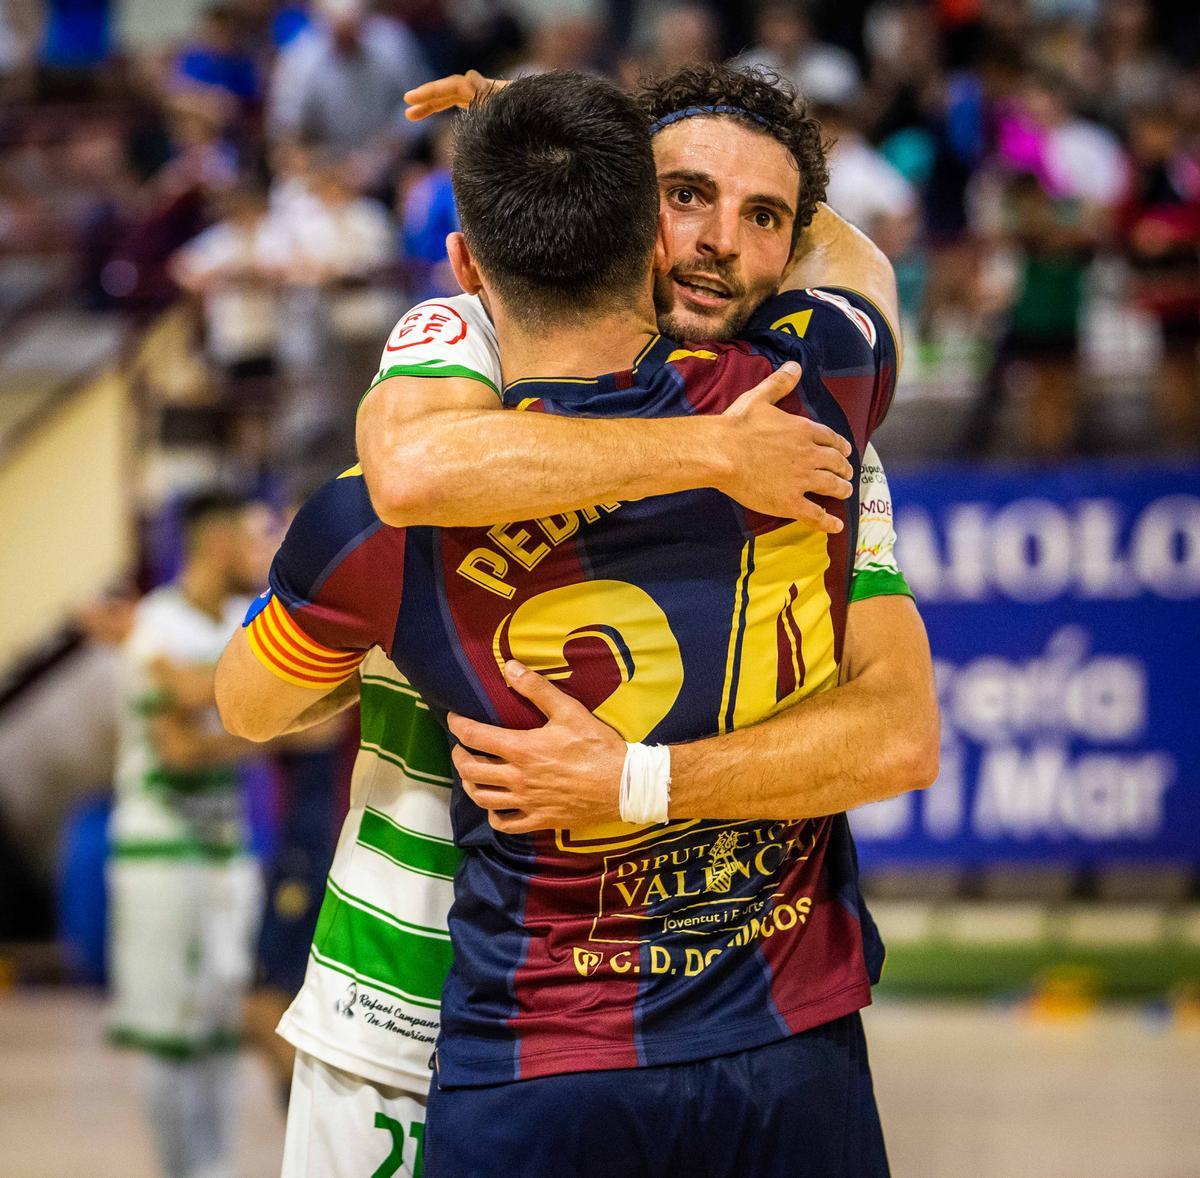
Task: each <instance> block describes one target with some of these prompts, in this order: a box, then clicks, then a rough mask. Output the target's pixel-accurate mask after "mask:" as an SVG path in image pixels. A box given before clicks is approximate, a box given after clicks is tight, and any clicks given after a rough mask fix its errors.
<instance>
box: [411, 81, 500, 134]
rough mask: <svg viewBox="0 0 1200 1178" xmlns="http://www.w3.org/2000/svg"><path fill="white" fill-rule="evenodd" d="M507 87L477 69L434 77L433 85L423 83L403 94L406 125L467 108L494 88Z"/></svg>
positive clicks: (431, 83)
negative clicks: (406, 106) (454, 109)
mask: <svg viewBox="0 0 1200 1178" xmlns="http://www.w3.org/2000/svg"><path fill="white" fill-rule="evenodd" d="M507 85H508V83H507V82H505V81H498V80H497V79H495V78H485V77H484V76H483V75H482V74H481V73H480V72H479V71H478V70H467V72H466V73H465V74H450V75H449V76H448V77H445V78H436V79H434V81H432V82H424V83H422V84H421V85H420V86H417V87H415V88H414V89H412V90H409V91H408V92H407V93H406V94H405V95H404V101H405V102H407V103H408V109H407V110H406V111H405V112H404V117H405V118H406V119H408V120H409V122H412V123H419V122H420V121H421V120H422V119H427V118H429V116H430V115H436V114H440V113H441V112H442V111H444V110H449V109H450V108H451V107H452V106H460V107H464V108H465V107H468V106H470V105H471V103H472V102H474V101H475V99H476V98H477V97H478V96H479V95H480V94H485V93H487V91H489V90H491V89H492V88H493V87H495V88H497V89H499V88H500V87H501V86H507Z"/></svg>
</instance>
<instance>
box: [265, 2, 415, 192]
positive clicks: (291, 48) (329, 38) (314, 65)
mask: <svg viewBox="0 0 1200 1178" xmlns="http://www.w3.org/2000/svg"><path fill="white" fill-rule="evenodd" d="M431 76H432V75H431V74H430V70H429V66H428V64H427V63H426V61H425V57H424V54H423V53H422V52H421V48H420V46H419V45H418V44H417V41H416V38H415V37H414V36H413V35H412V33H411V32H410V31H409V30H408V29H407V28H406V27H405V26H404V25H402V24H400V23H399V22H398V21H394V20H390V19H388V18H387V17H383V16H373V15H370V14H369V13H368V12H367V9H366V5H365V0H320V20H319V21H318V23H316V24H315V25H313V26H312V28H310V29H308V30H306V31H305V32H303V33H301V34H300V35H299V36H298V37H296V39H295V40H294V41H292V43H291V44H289V45H288V46H287V48H286V49H284V50H283V52H282V53H281V54H280V55H279V58H278V60H277V62H276V64H275V73H274V76H273V77H272V79H271V95H270V106H269V111H268V124H269V128H270V131H271V134H272V135H273V136H275V137H276V138H281V139H295V140H298V141H300V142H302V143H305V144H310V145H312V146H315V147H321V148H327V149H329V150H331V151H334V152H337V153H342V154H352V155H353V158H354V161H355V166H356V169H357V172H358V175H359V176H360V178H361V179H362V180H364V181H365V182H366V183H368V184H371V185H374V184H377V183H379V182H380V180H381V179H382V178H383V176H384V173H385V172H386V171H387V169H388V168H389V167H390V166H391V165H392V164H393V163H394V162H395V160H396V158H397V156H398V154H399V150H400V148H401V146H402V145H403V144H404V143H406V142H407V141H408V139H409V138H410V137H411V136H412V135H413V134H414V132H413V130H412V124H410V123H409V122H408V121H407V120H406V119H405V118H404V93H405V91H407V90H410V89H411V88H412V87H413V86H416V85H418V84H419V83H421V82H424V81H428V79H429V78H430V77H431Z"/></svg>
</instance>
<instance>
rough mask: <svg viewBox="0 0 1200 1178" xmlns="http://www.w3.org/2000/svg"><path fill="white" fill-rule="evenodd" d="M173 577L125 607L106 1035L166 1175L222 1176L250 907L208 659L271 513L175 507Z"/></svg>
mask: <svg viewBox="0 0 1200 1178" xmlns="http://www.w3.org/2000/svg"><path fill="white" fill-rule="evenodd" d="M184 528H185V541H186V545H187V555H186V559H185V563H184V567H183V570H182V572H181V573H180V575H179V577H178V578H177V579H176V580H175V581H173V582H171V583H170V584H167V585H163V586H161V587H160V588H158V589H156V590H154V591H153V592H151V593H149V594H148V595H147V596H146V597H144V598H143V599H142V601H141V602H140V603H139V604H138V606H137V607H136V612H135V617H134V622H133V628H132V630H131V631H130V634H129V637H128V638H127V640H126V642H125V644H124V647H123V651H122V662H123V666H122V671H121V678H120V710H119V718H118V760H117V781H116V792H117V800H116V804H115V806H114V809H113V816H112V821H111V825H110V843H111V851H110V862H109V888H110V905H111V915H110V934H109V959H110V968H111V986H112V1004H111V1009H110V1012H109V1024H108V1029H109V1036H110V1038H111V1039H112V1040H113V1041H114V1042H115V1043H117V1044H119V1045H122V1046H127V1047H133V1048H137V1049H140V1050H141V1051H143V1052H145V1053H146V1056H147V1061H148V1062H147V1067H146V1073H145V1080H146V1095H147V1104H148V1110H149V1115H150V1119H151V1122H152V1125H153V1129H154V1136H155V1139H156V1143H157V1146H158V1153H159V1159H160V1165H161V1167H162V1172H163V1174H164V1175H166V1176H167V1178H230V1176H231V1175H232V1173H233V1169H232V1164H233V1140H232V1137H233V1123H234V1112H235V1108H236V1105H235V1099H236V1060H235V1058H234V1057H233V1055H232V1054H231V1049H232V1048H234V1047H236V1045H237V1039H238V1033H239V1029H240V1025H241V1003H242V998H243V996H244V994H245V991H246V988H247V986H248V984H249V982H250V970H251V961H252V947H253V940H254V932H255V925H256V923H257V918H258V912H259V907H260V903H259V890H260V888H259V880H258V870H257V865H256V864H255V862H254V860H253V859H252V858H251V857H250V854H249V852H248V849H247V843H246V835H247V832H246V827H245V821H244V817H243V813H242V799H241V797H240V795H239V790H238V782H237V775H236V764H237V762H238V761H239V760H240V759H242V758H243V757H246V756H247V755H249V754H250V753H251V752H254V753H260V750H257V749H254V748H253V746H251V745H249V744H248V743H247V742H245V741H242V740H238V739H236V738H234V737H231V736H229V735H228V734H227V733H226V732H225V731H224V730H223V729H222V727H221V725H220V721H219V719H218V717H217V714H216V709H215V707H214V697H213V673H214V666H215V663H216V661H217V657H218V655H219V654H220V653H221V649H222V647H223V646H224V645H225V642H226V641H227V640H228V638H229V635H230V634H231V633H233V632H234V631H235V630H236V629H237V627H238V624H239V622H240V620H241V617H242V614H243V613H244V612H245V610H246V607H247V604H248V600H249V593H250V592H251V591H252V590H254V589H256V588H257V587H258V586H259V585H260V584H262V583H264V582H265V580H266V571H267V564H266V560H267V559H268V558H269V555H270V553H271V551H272V549H273V547H274V545H275V540H276V535H277V533H276V530H275V523H274V517H273V516H272V514H271V513H270V512H269V511H268V509H267V508H265V507H263V506H262V505H257V504H250V503H249V502H247V500H245V499H244V498H243V497H241V496H240V495H236V494H233V493H230V492H224V491H213V492H207V493H204V494H201V495H198V496H197V497H196V498H194V499H193V500H192V501H191V502H190V503H189V504H188V506H187V508H186V509H185V512H184Z"/></svg>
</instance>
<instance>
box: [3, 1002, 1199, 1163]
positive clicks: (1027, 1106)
mask: <svg viewBox="0 0 1200 1178" xmlns="http://www.w3.org/2000/svg"><path fill="white" fill-rule="evenodd" d="M101 1016H102V1005H101V1000H100V999H99V997H98V996H96V995H94V994H90V993H87V992H82V991H76V990H57V989H56V990H41V991H20V990H18V991H9V992H8V993H6V994H3V995H0V1173H2V1174H3V1175H4V1178H75V1176H82V1175H86V1176H87V1178H156V1171H155V1168H154V1165H153V1158H152V1155H151V1152H150V1144H149V1140H148V1137H147V1133H146V1129H145V1126H144V1123H143V1121H142V1117H141V1112H140V1108H139V1105H138V1070H137V1065H138V1060H137V1057H136V1056H134V1055H132V1054H129V1053H126V1052H117V1051H114V1050H111V1049H110V1048H108V1047H106V1046H105V1045H104V1043H103V1042H102V1040H101ZM865 1017H866V1020H867V1033H868V1038H869V1041H870V1046H871V1054H872V1062H873V1066H874V1071H875V1078H876V1088H877V1091H878V1094H879V1102H880V1106H881V1109H882V1113H883V1117H884V1126H885V1129H886V1130H887V1134H888V1142H889V1149H890V1153H891V1157H892V1169H893V1173H894V1175H895V1176H896V1178H1200V1116H1198V1115H1197V1112H1198V1109H1200V1103H1198V1098H1197V1091H1198V1090H1200V1089H1198V1084H1200V1028H1198V1027H1191V1028H1184V1029H1180V1028H1171V1027H1169V1026H1167V1025H1166V1024H1165V1023H1164V1022H1162V1021H1159V1020H1156V1019H1154V1018H1153V1017H1151V1016H1149V1015H1146V1014H1143V1013H1140V1012H1136V1011H1106V1012H1099V1013H1094V1014H1091V1015H1087V1016H1084V1017H1081V1018H1079V1019H1076V1020H1074V1021H1067V1022H1058V1023H1044V1022H1033V1021H1030V1020H1029V1019H1028V1018H1027V1017H1026V1016H1024V1015H1022V1014H1021V1013H1020V1012H1018V1011H1016V1010H1013V1009H1005V1008H1001V1007H990V1006H989V1007H985V1006H947V1005H934V1004H924V1003H919V1004H918V1003H898V1002H895V1001H892V1002H887V1003H881V1004H879V1005H878V1006H876V1007H875V1008H873V1009H872V1010H870V1011H868V1012H867V1014H866V1016H865ZM243 1072H244V1075H243V1080H242V1085H243V1098H244V1099H243V1115H242V1122H241V1127H240V1161H239V1168H238V1178H275V1176H276V1175H277V1174H278V1172H279V1153H280V1149H281V1145H282V1138H283V1117H282V1114H281V1112H280V1110H279V1108H278V1106H277V1104H276V1103H275V1099H274V1093H273V1092H272V1090H271V1087H270V1085H269V1083H268V1080H267V1075H266V1072H265V1071H264V1070H263V1068H262V1067H261V1065H260V1064H259V1061H258V1060H257V1059H254V1058H252V1057H247V1058H246V1066H245V1067H244V1069H243ZM364 1178H365V1176H364ZM563 1178H569V1176H568V1175H564V1176H563ZM680 1178H689V1176H686V1175H680ZM746 1178H753V1175H747V1176H746Z"/></svg>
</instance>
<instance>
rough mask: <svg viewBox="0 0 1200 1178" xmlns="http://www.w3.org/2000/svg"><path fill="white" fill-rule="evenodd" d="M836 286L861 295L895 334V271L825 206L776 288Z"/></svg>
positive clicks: (868, 241) (897, 320)
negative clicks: (880, 314)
mask: <svg viewBox="0 0 1200 1178" xmlns="http://www.w3.org/2000/svg"><path fill="white" fill-rule="evenodd" d="M822 286H841V287H846V288H848V289H849V290H855V291H858V292H859V293H860V294H863V295H866V297H867V298H868V299H870V300H871V302H873V303H874V304H875V305H876V306H877V307H878V308H879V310H880V312H881V313H882V314H883V316H884V318H886V319H887V322H888V326H889V327H890V328H891V329H892V335H893V336H895V337H896V339H897V340H899V338H900V300H899V296H898V295H897V293H896V274H895V271H894V270H893V269H892V264H891V262H890V261H888V258H887V255H886V254H885V253H884V252H883V251H882V250H881V249H880V248H879V247H878V246H877V245H876V244H875V243H874V242H873V241H872V240H871V239H870V238H869V237H868V236H867V235H866V234H865V233H863V232H862V230H860V229H856V228H855V227H854V226H853V225H851V224H850V222H849V221H846V220H844V219H843V218H841V217H839V216H838V215H837V213H835V212H834V211H833V209H831V208H830V207H829V206H828V205H827V204H822V205H819V206H818V207H817V212H816V215H815V216H814V217H813V219H812V224H811V225H809V227H808V228H807V229H805V230H804V232H803V233H801V234H800V239H799V241H797V243H796V250H795V252H794V253H793V255H792V263H791V267H790V268H789V270H788V272H787V274H786V275H784V280H783V283H782V284H781V286H780V290H781V291H786V290H806V289H813V288H815V287H822Z"/></svg>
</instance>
